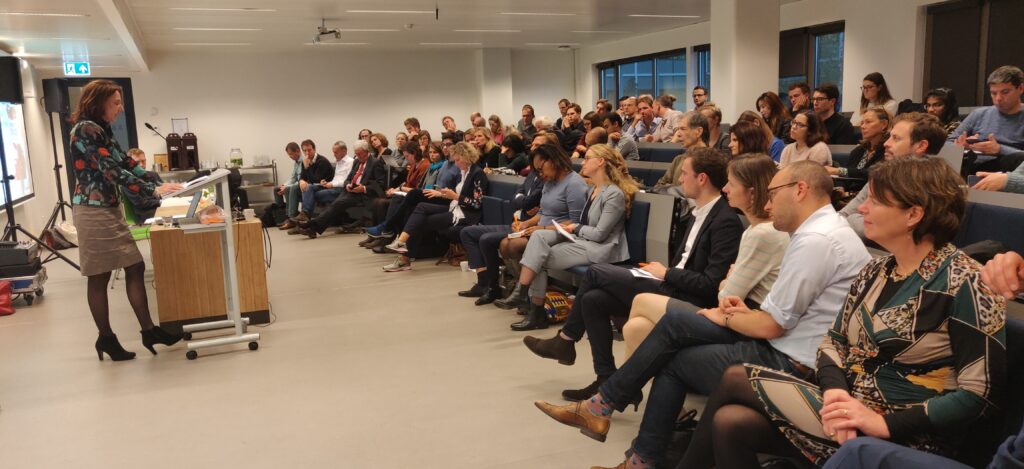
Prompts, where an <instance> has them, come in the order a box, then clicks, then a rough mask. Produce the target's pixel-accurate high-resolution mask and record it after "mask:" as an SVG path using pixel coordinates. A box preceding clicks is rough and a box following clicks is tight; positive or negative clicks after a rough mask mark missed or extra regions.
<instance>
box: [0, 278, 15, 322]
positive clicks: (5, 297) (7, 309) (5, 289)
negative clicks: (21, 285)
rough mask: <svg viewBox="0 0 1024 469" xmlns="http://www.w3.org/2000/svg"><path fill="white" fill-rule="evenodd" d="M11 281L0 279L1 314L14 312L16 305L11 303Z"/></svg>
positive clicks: (8, 314)
mask: <svg viewBox="0 0 1024 469" xmlns="http://www.w3.org/2000/svg"><path fill="white" fill-rule="evenodd" d="M11 298H12V295H11V282H8V281H6V280H4V281H0V316H10V315H12V314H14V305H12V304H11Z"/></svg>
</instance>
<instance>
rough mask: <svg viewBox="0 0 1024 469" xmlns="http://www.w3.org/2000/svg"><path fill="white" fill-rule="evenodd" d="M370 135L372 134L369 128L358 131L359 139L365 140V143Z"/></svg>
mask: <svg viewBox="0 0 1024 469" xmlns="http://www.w3.org/2000/svg"><path fill="white" fill-rule="evenodd" d="M371 135H373V132H371V131H370V129H363V130H360V131H359V140H365V141H366V143H370V136H371Z"/></svg>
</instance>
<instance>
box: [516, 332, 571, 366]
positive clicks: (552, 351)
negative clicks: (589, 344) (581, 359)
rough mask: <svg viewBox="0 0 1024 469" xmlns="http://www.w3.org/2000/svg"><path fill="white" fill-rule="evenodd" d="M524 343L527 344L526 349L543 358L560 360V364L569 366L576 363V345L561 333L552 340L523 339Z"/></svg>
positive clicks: (528, 337) (530, 337)
mask: <svg viewBox="0 0 1024 469" xmlns="http://www.w3.org/2000/svg"><path fill="white" fill-rule="evenodd" d="M523 343H524V344H526V348H528V349H530V351H531V352H533V353H535V354H537V356H539V357H541V358H550V359H552V360H558V363H561V364H563V365H568V366H572V364H573V363H576V344H575V343H574V342H573V341H571V340H565V339H563V338H562V335H561V333H560V332H559V333H557V334H555V336H554V337H552V338H550V339H538V338H536V337H532V336H527V337H523Z"/></svg>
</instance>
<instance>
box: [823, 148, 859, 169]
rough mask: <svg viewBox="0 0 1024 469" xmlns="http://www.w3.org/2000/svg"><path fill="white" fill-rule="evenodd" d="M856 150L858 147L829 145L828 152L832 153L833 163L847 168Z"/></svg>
mask: <svg viewBox="0 0 1024 469" xmlns="http://www.w3.org/2000/svg"><path fill="white" fill-rule="evenodd" d="M854 148H857V145H829V146H828V151H830V152H831V153H832V162H833V163H834V164H835V165H836V166H840V167H845V166H846V164H847V163H848V162H849V161H850V152H852V151H853V149H854Z"/></svg>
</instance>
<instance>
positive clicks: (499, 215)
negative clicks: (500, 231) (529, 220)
mask: <svg viewBox="0 0 1024 469" xmlns="http://www.w3.org/2000/svg"><path fill="white" fill-rule="evenodd" d="M482 205H483V206H482V208H481V210H480V211H481V213H480V223H481V224H484V225H503V224H508V223H512V220H511V210H509V209H507V208H506V206H510V205H511V204H510V203H509V201H507V200H503V199H499V198H497V197H494V196H490V195H485V196H484V197H483V199H482ZM506 212H507V213H508V214H509V220H508V221H507V222H506V221H505V214H506Z"/></svg>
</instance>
